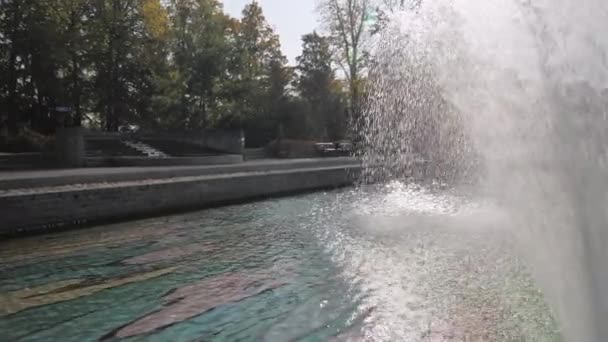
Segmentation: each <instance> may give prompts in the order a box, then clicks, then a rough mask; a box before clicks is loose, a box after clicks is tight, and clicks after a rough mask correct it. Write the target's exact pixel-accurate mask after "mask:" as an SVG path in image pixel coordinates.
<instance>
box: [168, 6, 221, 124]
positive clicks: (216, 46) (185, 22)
mask: <svg viewBox="0 0 608 342" xmlns="http://www.w3.org/2000/svg"><path fill="white" fill-rule="evenodd" d="M171 25H172V47H171V48H172V52H173V53H172V58H171V62H170V71H169V74H168V79H165V80H163V81H164V82H165V85H164V89H165V92H164V94H163V95H166V94H167V92H168V93H169V94H171V96H169V97H166V98H165V99H164V101H165V104H164V106H165V109H166V115H167V117H166V118H164V120H163V121H164V122H165V123H168V124H169V125H171V126H176V127H181V128H186V129H196V128H204V127H207V126H209V121H210V120H211V116H212V115H213V112H214V111H216V110H217V108H218V106H220V103H222V101H221V88H222V85H221V83H222V82H223V81H224V78H225V77H226V75H227V72H226V68H227V65H228V62H227V59H226V58H225V56H227V55H228V54H229V52H230V45H229V44H230V43H229V40H228V38H227V34H226V32H227V31H228V29H229V28H230V25H231V21H230V18H228V17H227V16H226V15H225V14H224V13H223V11H222V6H221V4H220V3H219V2H218V1H216V0H173V1H172V3H171Z"/></svg>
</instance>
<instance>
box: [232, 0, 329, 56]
mask: <svg viewBox="0 0 608 342" xmlns="http://www.w3.org/2000/svg"><path fill="white" fill-rule="evenodd" d="M223 2H224V10H225V11H226V12H227V13H228V14H230V15H231V16H233V17H237V18H240V17H241V11H242V10H243V7H245V5H246V4H247V3H249V2H251V0H224V1H223ZM258 3H259V4H260V5H262V10H263V11H264V16H265V17H266V20H267V21H268V22H269V23H270V25H271V26H272V27H273V28H274V29H275V31H276V33H278V34H279V36H280V37H281V48H282V50H283V54H285V55H286V56H287V58H289V62H290V63H291V64H292V65H295V60H296V57H297V56H299V55H300V53H301V52H302V36H303V35H305V34H306V33H310V32H312V31H313V30H314V29H316V28H317V27H318V22H317V18H318V15H317V13H315V3H316V0H258Z"/></svg>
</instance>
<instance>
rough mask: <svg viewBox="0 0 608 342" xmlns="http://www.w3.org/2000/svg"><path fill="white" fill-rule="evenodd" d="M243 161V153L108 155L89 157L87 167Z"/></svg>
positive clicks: (211, 163)
mask: <svg viewBox="0 0 608 342" xmlns="http://www.w3.org/2000/svg"><path fill="white" fill-rule="evenodd" d="M242 162H243V155H240V154H222V155H217V156H202V157H168V158H148V157H108V158H103V157H101V158H87V159H86V166H87V167H108V166H113V167H126V166H178V165H223V164H237V163H242Z"/></svg>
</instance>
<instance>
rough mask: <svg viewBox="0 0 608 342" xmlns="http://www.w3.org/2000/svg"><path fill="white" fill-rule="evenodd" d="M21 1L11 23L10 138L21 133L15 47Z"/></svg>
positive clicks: (9, 58)
mask: <svg viewBox="0 0 608 342" xmlns="http://www.w3.org/2000/svg"><path fill="white" fill-rule="evenodd" d="M19 3H20V2H19V1H14V2H13V6H14V8H13V18H12V19H13V20H12V23H11V29H12V32H11V33H10V34H9V37H10V40H11V46H10V48H9V49H10V50H9V57H8V98H7V103H6V111H7V113H6V116H7V127H8V133H9V135H10V136H16V135H17V134H18V133H19V127H18V121H19V109H18V108H17V101H16V96H17V68H16V65H15V64H16V63H17V52H16V51H15V50H16V47H15V41H16V40H17V39H16V37H15V36H16V35H17V27H18V26H19V22H20V21H21V8H19Z"/></svg>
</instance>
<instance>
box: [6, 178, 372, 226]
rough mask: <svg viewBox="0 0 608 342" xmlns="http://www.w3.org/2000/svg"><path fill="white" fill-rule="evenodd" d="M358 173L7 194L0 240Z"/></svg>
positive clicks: (335, 183) (315, 185) (337, 182)
mask: <svg viewBox="0 0 608 342" xmlns="http://www.w3.org/2000/svg"><path fill="white" fill-rule="evenodd" d="M359 172H360V167H358V166H334V167H323V168H303V169H292V170H279V171H271V172H245V173H233V174H227V175H208V176H199V177H182V178H173V179H160V180H150V181H139V182H124V183H116V184H89V185H87V186H86V187H84V188H75V189H73V188H70V187H69V186H65V187H57V188H47V189H25V190H22V191H8V192H5V193H3V194H0V217H2V225H1V226H0V236H7V235H14V234H18V233H23V232H28V231H34V230H39V229H53V228H55V227H60V226H71V225H78V224H82V223H96V222H103V221H108V220H119V219H128V218H134V217H142V216H155V215H160V214H166V213H170V212H172V211H181V210H187V209H200V208H205V207H209V206H216V205H221V204H225V203H230V202H239V201H247V200H252V199H255V198H259V197H267V196H277V195H282V194H288V193H297V192H304V191H312V190H317V189H322V188H332V187H340V186H346V185H349V184H352V183H353V182H354V180H355V179H356V177H357V176H358V174H359Z"/></svg>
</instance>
